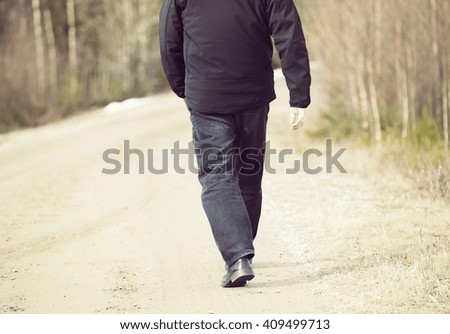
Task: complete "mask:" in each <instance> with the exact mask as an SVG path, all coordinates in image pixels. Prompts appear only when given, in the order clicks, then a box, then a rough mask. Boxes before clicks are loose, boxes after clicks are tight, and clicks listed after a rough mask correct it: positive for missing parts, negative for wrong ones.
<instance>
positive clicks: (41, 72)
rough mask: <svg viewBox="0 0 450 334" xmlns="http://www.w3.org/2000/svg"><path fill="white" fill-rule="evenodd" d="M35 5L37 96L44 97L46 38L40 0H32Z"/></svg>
mask: <svg viewBox="0 0 450 334" xmlns="http://www.w3.org/2000/svg"><path fill="white" fill-rule="evenodd" d="M32 6H33V28H34V44H35V49H36V84H37V87H36V91H37V98H38V99H42V98H43V92H44V91H45V58H44V39H43V35H42V22H41V7H40V1H39V0H32Z"/></svg>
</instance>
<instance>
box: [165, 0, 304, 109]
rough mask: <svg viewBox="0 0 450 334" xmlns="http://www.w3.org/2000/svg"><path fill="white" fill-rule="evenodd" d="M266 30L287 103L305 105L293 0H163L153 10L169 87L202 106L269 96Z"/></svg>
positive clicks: (247, 103)
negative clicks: (283, 81) (277, 59)
mask: <svg viewBox="0 0 450 334" xmlns="http://www.w3.org/2000/svg"><path fill="white" fill-rule="evenodd" d="M271 36H272V37H273V38H274V40H275V47H276V49H277V51H278V53H279V55H280V59H281V66H282V70H283V74H284V76H285V78H286V82H287V85H288V88H289V90H290V105H291V106H292V107H300V108H306V107H307V106H308V105H309V104H310V92H309V91H310V85H311V76H310V69H309V59H308V51H307V48H306V43H305V37H304V34H303V30H302V24H301V21H300V17H299V15H298V12H297V10H296V8H295V5H294V3H293V0H164V4H163V6H162V9H161V13H160V47H161V59H162V64H163V67H164V71H165V73H166V76H167V78H168V80H169V83H170V86H171V87H172V89H173V91H174V92H175V93H176V94H177V95H178V96H179V97H182V98H186V103H187V104H188V105H189V107H191V108H192V109H194V110H197V111H201V112H213V113H214V112H216V113H226V112H237V111H241V110H244V109H246V108H255V107H259V106H262V105H264V104H268V103H269V102H271V101H273V100H274V99H275V92H274V80H273V69H272V55H273V47H272V40H271V38H270V37H271Z"/></svg>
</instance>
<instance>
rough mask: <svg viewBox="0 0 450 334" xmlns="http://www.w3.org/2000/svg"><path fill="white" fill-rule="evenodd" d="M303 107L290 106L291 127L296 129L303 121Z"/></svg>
mask: <svg viewBox="0 0 450 334" xmlns="http://www.w3.org/2000/svg"><path fill="white" fill-rule="evenodd" d="M305 114H306V112H305V109H300V108H292V107H291V129H292V130H298V129H299V128H300V127H301V126H303V123H304V122H305Z"/></svg>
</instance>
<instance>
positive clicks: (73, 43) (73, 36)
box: [67, 0, 77, 76]
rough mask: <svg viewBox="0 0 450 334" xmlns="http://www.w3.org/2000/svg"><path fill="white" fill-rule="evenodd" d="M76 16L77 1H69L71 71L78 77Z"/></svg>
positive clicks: (68, 25) (68, 22) (68, 26)
mask: <svg viewBox="0 0 450 334" xmlns="http://www.w3.org/2000/svg"><path fill="white" fill-rule="evenodd" d="M75 15H76V14H75V0H67V28H68V45H69V70H70V73H71V74H72V75H74V76H76V75H77V31H76V21H75V20H76V16H75Z"/></svg>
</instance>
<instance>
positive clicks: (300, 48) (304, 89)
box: [267, 0, 311, 108]
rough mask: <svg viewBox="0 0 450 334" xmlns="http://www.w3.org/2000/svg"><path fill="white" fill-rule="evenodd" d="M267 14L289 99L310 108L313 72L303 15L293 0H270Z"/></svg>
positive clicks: (297, 105) (297, 104) (300, 106)
mask: <svg viewBox="0 0 450 334" xmlns="http://www.w3.org/2000/svg"><path fill="white" fill-rule="evenodd" d="M267 15H268V24H269V29H270V32H271V34H272V37H273V38H274V39H275V47H276V49H277V51H278V54H279V55H280V60H281V68H282V70H283V74H284V76H285V78H286V83H287V86H288V88H289V91H290V101H289V103H290V105H291V107H297V108H306V107H308V106H309V104H310V103H311V97H310V86H311V74H310V68H309V56H308V50H307V48H306V41H305V36H304V34H303V28H302V23H301V20H300V16H299V14H298V12H297V9H296V8H295V5H294V2H293V0H268V1H267Z"/></svg>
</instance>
